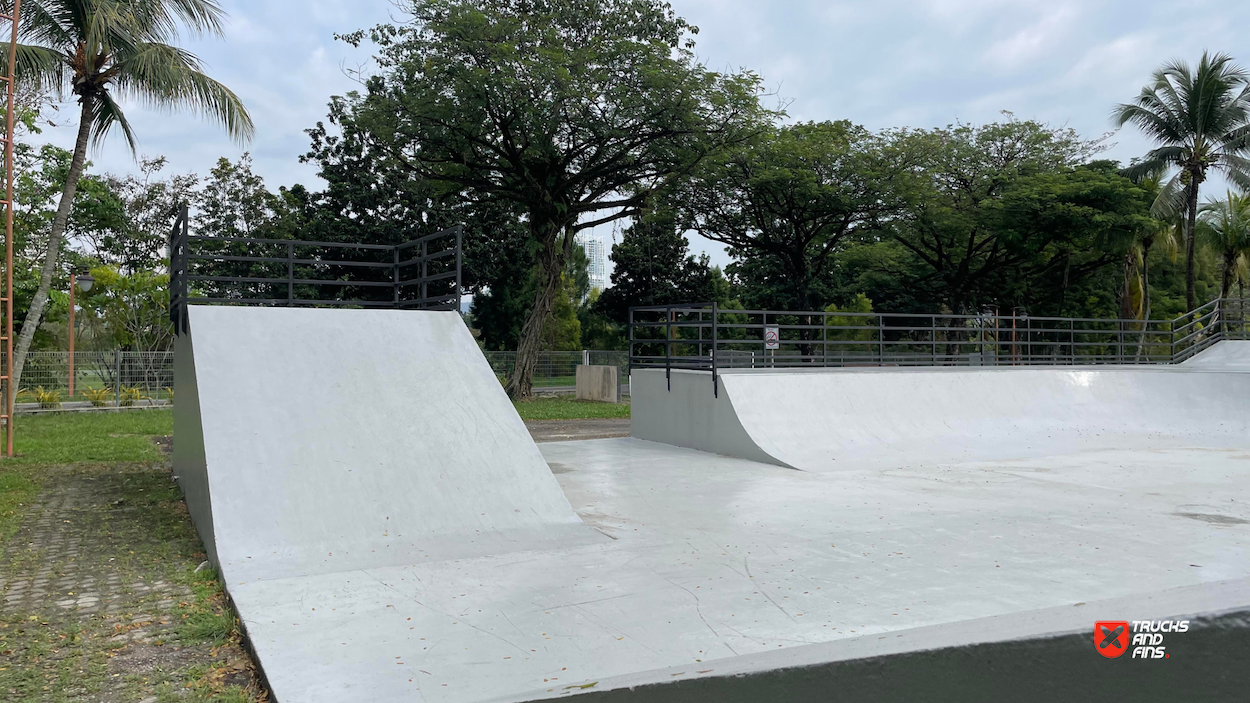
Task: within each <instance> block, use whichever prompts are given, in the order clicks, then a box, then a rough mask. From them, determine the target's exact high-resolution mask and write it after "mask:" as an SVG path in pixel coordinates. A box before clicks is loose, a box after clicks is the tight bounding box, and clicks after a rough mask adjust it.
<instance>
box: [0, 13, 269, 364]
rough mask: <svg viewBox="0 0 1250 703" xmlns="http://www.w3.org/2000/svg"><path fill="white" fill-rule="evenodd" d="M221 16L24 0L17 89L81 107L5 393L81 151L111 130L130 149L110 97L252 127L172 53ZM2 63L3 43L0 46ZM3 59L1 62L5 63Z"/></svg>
mask: <svg viewBox="0 0 1250 703" xmlns="http://www.w3.org/2000/svg"><path fill="white" fill-rule="evenodd" d="M223 18H224V12H223V11H222V10H221V7H220V6H218V4H217V3H216V2H215V0H27V2H25V3H23V5H22V14H21V20H20V23H19V27H18V36H19V37H20V39H21V41H23V42H26V43H22V44H19V45H18V46H17V47H16V48H17V66H16V69H17V70H16V73H17V77H18V80H19V81H21V82H23V83H26V84H33V85H36V86H39V87H40V88H45V89H51V90H54V91H58V92H59V93H60V94H64V93H67V92H68V93H69V94H72V95H73V96H75V97H76V98H77V100H78V105H79V117H78V135H77V138H76V139H75V142H74V150H73V157H72V160H71V162H70V167H69V172H68V174H67V175H66V178H65V185H64V188H63V189H62V191H61V199H60V203H59V205H58V207H57V211H56V216H55V218H54V219H53V221H52V224H51V227H50V231H49V232H48V247H47V254H46V257H45V259H44V264H43V270H42V272H41V274H40V279H39V287H38V288H37V289H36V291H35V295H34V298H33V299H32V300H31V304H30V307H29V309H28V310H27V313H26V318H25V319H24V320H23V321H22V330H21V334H20V335H19V337H18V340H17V347H16V349H15V350H14V359H13V361H14V364H13V381H12V384H11V389H16V388H17V387H18V386H19V384H20V383H21V377H22V366H23V365H24V362H25V359H26V352H27V351H28V350H29V349H30V344H31V341H32V340H33V339H34V336H35V330H36V329H37V328H38V327H39V321H40V318H42V316H43V311H44V307H45V306H46V304H47V301H48V291H49V290H50V289H51V287H52V279H53V275H54V274H55V272H56V266H57V258H58V256H59V254H60V250H61V242H62V239H63V236H64V234H65V227H66V224H67V223H68V221H69V216H70V211H71V209H72V207H73V204H74V196H75V194H76V192H77V189H78V181H79V178H80V177H81V176H82V171H83V167H84V165H85V163H86V157H87V147H88V146H89V145H90V144H91V143H92V142H99V141H101V140H103V139H104V137H105V136H107V135H108V133H109V132H110V131H112V129H113V128H114V127H116V128H118V129H120V130H121V131H122V135H123V136H125V138H126V141H127V142H128V143H129V144H130V147H131V150H132V151H133V150H134V149H135V146H136V144H135V138H136V137H135V134H134V131H133V130H132V129H131V127H130V123H129V122H128V121H127V120H126V116H125V114H124V113H123V112H122V108H121V106H120V105H119V104H118V103H117V101H116V100H115V99H114V92H120V93H121V94H123V95H126V96H128V97H135V98H138V99H140V100H142V101H143V102H145V103H147V104H149V105H153V106H157V107H160V108H164V109H169V110H173V109H178V108H189V109H191V110H192V111H195V112H198V113H200V114H203V115H205V116H208V117H209V118H211V119H214V120H216V121H218V122H220V123H221V124H222V125H223V126H224V127H225V128H226V130H227V132H229V134H230V135H231V136H232V137H234V138H236V139H238V140H245V139H248V138H250V137H251V135H252V132H253V126H252V120H251V117H249V116H248V114H247V110H246V109H244V107H243V103H242V101H240V100H239V98H238V96H236V95H235V94H234V93H233V92H231V91H230V89H228V88H226V87H225V86H224V85H222V84H220V83H218V82H217V81H215V80H213V79H212V78H209V77H208V76H207V75H206V74H205V73H204V72H203V71H202V70H201V69H202V66H201V63H200V61H199V59H198V58H196V56H195V55H194V54H191V53H190V52H188V51H186V50H185V49H181V48H179V47H178V46H176V42H177V41H178V39H179V38H180V35H181V33H182V32H183V31H184V30H185V31H189V32H190V33H191V34H193V35H203V34H215V35H220V34H221V22H222V20H223ZM0 55H3V56H5V57H7V56H8V43H7V42H5V43H4V44H3V46H0ZM6 60H7V59H6Z"/></svg>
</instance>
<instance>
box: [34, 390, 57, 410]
mask: <svg viewBox="0 0 1250 703" xmlns="http://www.w3.org/2000/svg"><path fill="white" fill-rule="evenodd" d="M35 400H36V401H38V402H39V407H41V408H43V409H44V410H57V409H59V408H60V407H61V392H60V391H58V390H55V389H53V390H47V389H45V388H44V387H43V386H35Z"/></svg>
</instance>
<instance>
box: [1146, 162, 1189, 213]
mask: <svg viewBox="0 0 1250 703" xmlns="http://www.w3.org/2000/svg"><path fill="white" fill-rule="evenodd" d="M1184 209H1185V184H1184V183H1183V182H1182V181H1181V174H1179V173H1178V174H1176V175H1175V176H1173V177H1172V178H1170V179H1168V181H1167V182H1166V183H1164V184H1163V187H1162V188H1160V189H1159V194H1158V195H1156V196H1155V200H1154V202H1153V203H1151V204H1150V215H1151V217H1154V218H1156V219H1160V220H1171V219H1173V218H1175V217H1177V216H1178V215H1179V214H1180V213H1181V212H1182V211H1183V210H1184Z"/></svg>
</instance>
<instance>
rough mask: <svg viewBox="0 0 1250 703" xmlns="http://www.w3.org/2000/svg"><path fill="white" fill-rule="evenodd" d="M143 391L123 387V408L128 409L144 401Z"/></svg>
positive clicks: (137, 388)
mask: <svg viewBox="0 0 1250 703" xmlns="http://www.w3.org/2000/svg"><path fill="white" fill-rule="evenodd" d="M143 399H144V398H143V389H142V388H140V387H138V386H123V387H122V396H121V406H122V407H128V406H131V405H134V404H135V403H137V402H139V401H140V400H143Z"/></svg>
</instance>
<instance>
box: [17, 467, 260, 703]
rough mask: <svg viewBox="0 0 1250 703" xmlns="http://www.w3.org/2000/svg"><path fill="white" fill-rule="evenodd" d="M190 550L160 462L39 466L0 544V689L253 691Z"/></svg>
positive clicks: (92, 694) (55, 695)
mask: <svg viewBox="0 0 1250 703" xmlns="http://www.w3.org/2000/svg"><path fill="white" fill-rule="evenodd" d="M200 550H201V547H200V546H199V541H198V540H197V539H196V538H195V534H194V531H193V530H192V528H191V524H190V520H189V519H188V518H187V515H186V508H185V506H184V505H183V503H182V502H181V500H179V499H178V495H177V489H176V487H174V484H173V482H172V481H171V480H170V474H169V467H168V465H154V466H134V465H120V466H119V465H115V464H114V465H103V466H93V467H63V468H56V469H51V470H50V473H49V475H48V476H47V481H46V484H45V485H44V487H43V490H41V491H40V493H39V496H38V498H37V499H36V503H35V504H34V505H32V506H30V508H29V509H28V510H27V511H26V515H25V518H24V520H23V521H22V524H21V525H20V527H19V528H18V531H17V532H16V534H14V535H13V536H12V537H10V538H9V539H8V540H5V541H4V542H3V543H2V544H0V655H2V656H0V698H3V699H4V700H6V701H14V702H15V703H16V702H18V701H43V700H55V701H63V700H67V701H93V702H94V701H105V702H109V703H111V702H119V703H120V702H121V701H140V702H142V703H155V701H157V700H166V698H165V697H164V696H165V695H166V694H171V695H172V694H173V692H175V691H181V692H182V693H183V694H187V693H191V694H195V695H193V696H192V698H191V699H192V700H206V699H207V698H205V697H201V696H205V695H206V694H207V696H212V695H214V694H219V693H222V692H224V691H226V690H227V689H228V688H229V689H234V690H235V691H241V690H249V689H250V690H252V691H256V690H258V689H257V688H256V684H255V681H254V680H253V674H252V667H251V662H250V660H249V659H248V658H247V655H246V654H245V653H244V652H243V651H242V649H241V648H240V647H239V646H238V642H237V636H236V635H234V634H233V633H232V629H233V616H232V615H230V614H229V611H228V610H227V608H226V603H225V601H224V599H223V598H222V596H221V595H220V591H219V589H218V588H217V587H216V584H215V582H214V581H212V580H211V579H212V578H213V576H212V572H211V571H205V572H201V573H198V574H197V573H194V569H195V567H196V566H197V565H198V564H199V563H200V561H202V560H203V558H204V555H203V554H202V553H201V551H200ZM244 695H246V694H244ZM180 697H181V696H180ZM169 700H172V698H170V699H169ZM214 700H215V699H214ZM231 700H236V699H233V698H232V699H231ZM238 700H244V698H239V699H238Z"/></svg>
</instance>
